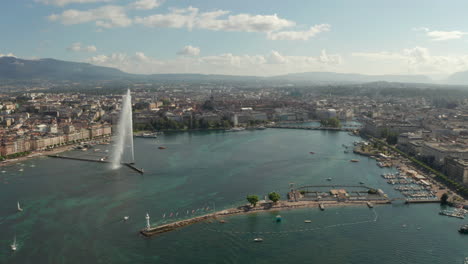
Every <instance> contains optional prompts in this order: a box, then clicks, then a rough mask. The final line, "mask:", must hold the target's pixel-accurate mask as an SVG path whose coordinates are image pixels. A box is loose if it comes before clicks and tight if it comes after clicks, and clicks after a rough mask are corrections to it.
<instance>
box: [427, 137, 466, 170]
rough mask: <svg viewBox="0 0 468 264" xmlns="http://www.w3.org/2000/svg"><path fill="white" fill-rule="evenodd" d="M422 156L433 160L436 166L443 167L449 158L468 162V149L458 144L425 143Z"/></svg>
mask: <svg viewBox="0 0 468 264" xmlns="http://www.w3.org/2000/svg"><path fill="white" fill-rule="evenodd" d="M421 156H423V157H425V158H426V159H430V160H433V163H434V165H436V166H443V165H444V164H445V158H447V157H452V158H459V159H467V160H468V147H467V146H466V145H462V144H458V143H439V142H425V143H424V144H422V149H421Z"/></svg>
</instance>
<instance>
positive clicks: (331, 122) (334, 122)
mask: <svg viewBox="0 0 468 264" xmlns="http://www.w3.org/2000/svg"><path fill="white" fill-rule="evenodd" d="M320 125H322V126H323V127H336V128H340V127H341V123H340V120H339V119H338V118H336V117H332V118H328V119H322V120H320Z"/></svg>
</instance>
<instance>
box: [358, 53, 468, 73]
mask: <svg viewBox="0 0 468 264" xmlns="http://www.w3.org/2000/svg"><path fill="white" fill-rule="evenodd" d="M351 55H352V56H354V57H360V58H364V59H366V60H370V61H373V62H377V63H378V64H379V65H384V64H386V63H387V64H392V65H393V66H394V67H395V68H400V69H407V70H408V71H409V73H412V74H428V75H440V74H451V73H454V72H458V71H465V70H468V55H444V56H441V55H433V54H431V52H430V51H429V49H427V48H424V47H414V48H408V49H404V50H402V51H399V52H389V51H381V52H356V53H352V54H351ZM406 73H408V72H406Z"/></svg>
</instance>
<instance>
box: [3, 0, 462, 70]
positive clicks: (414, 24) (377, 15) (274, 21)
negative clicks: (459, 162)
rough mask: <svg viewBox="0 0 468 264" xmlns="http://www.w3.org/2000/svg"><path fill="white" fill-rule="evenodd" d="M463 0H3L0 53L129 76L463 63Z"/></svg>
mask: <svg viewBox="0 0 468 264" xmlns="http://www.w3.org/2000/svg"><path fill="white" fill-rule="evenodd" d="M466 10H468V1H466V0H453V1H439V0H411V1H408V0H392V1H378V0H353V1H350V0H289V1H284V0H281V1H280V0H235V1H234V0H192V1H188V0H3V1H1V3H0V32H1V37H0V56H16V57H19V58H25V59H39V58H55V59H59V60H68V61H78V62H88V63H92V64H95V65H101V66H109V67H115V68H119V69H121V70H123V71H125V72H130V73H144V74H148V73H203V74H229V75H256V76H272V75H281V74H288V73H296V72H311V71H331V72H341V73H360V74H371V75H380V74H422V75H427V76H429V77H431V78H433V79H442V78H445V77H447V76H448V75H450V74H452V73H455V72H458V71H466V70H468V20H467V19H466V14H465V13H466Z"/></svg>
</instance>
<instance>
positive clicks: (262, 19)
mask: <svg viewBox="0 0 468 264" xmlns="http://www.w3.org/2000/svg"><path fill="white" fill-rule="evenodd" d="M41 1H98V0H41ZM103 1H104V0H103ZM109 1H110V0H109ZM163 1H164V0H137V1H135V2H133V3H131V4H129V5H127V6H118V5H106V6H101V7H99V8H95V9H89V10H77V9H68V10H65V11H63V12H62V13H59V14H52V15H50V16H48V19H49V20H50V21H53V22H59V23H62V24H63V25H75V24H83V23H90V22H94V23H95V24H96V26H98V27H99V29H100V30H102V28H112V27H127V26H130V25H131V24H139V25H142V26H146V27H155V28H181V29H182V28H185V29H187V30H193V29H204V30H212V31H236V32H261V33H265V34H266V35H267V37H268V38H269V39H272V40H283V39H289V40H307V39H309V38H312V37H314V36H316V35H317V34H319V33H321V32H325V31H329V30H330V28H331V26H330V25H328V24H319V25H315V26H312V27H310V28H309V29H308V30H306V31H285V29H286V28H291V27H294V26H296V23H295V22H294V21H291V20H288V19H285V18H281V17H278V15H276V14H273V15H255V14H245V13H241V14H231V12H230V11H227V10H214V11H208V12H202V11H200V10H199V9H198V8H196V7H192V6H189V7H187V8H170V9H169V11H168V12H166V13H160V14H153V15H148V16H136V17H129V16H128V14H127V12H128V11H129V10H131V9H135V10H150V9H154V8H156V7H158V6H160V5H161V4H162V3H163Z"/></svg>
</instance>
